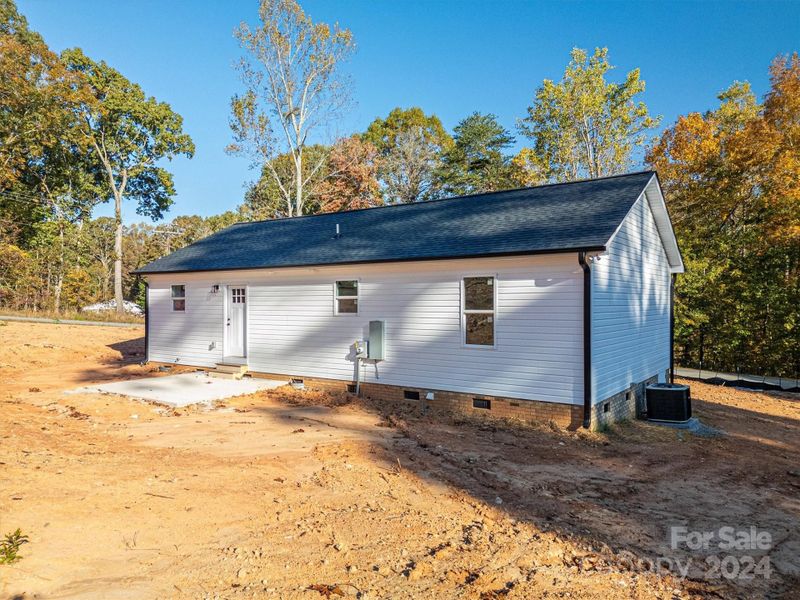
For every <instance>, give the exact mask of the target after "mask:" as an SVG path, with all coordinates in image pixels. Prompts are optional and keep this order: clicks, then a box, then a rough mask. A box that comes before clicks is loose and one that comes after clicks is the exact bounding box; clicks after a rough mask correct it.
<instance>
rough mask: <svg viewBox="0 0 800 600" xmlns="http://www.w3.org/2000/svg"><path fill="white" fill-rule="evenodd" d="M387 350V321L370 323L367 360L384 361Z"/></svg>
mask: <svg viewBox="0 0 800 600" xmlns="http://www.w3.org/2000/svg"><path fill="white" fill-rule="evenodd" d="M385 349H386V321H370V322H369V346H368V354H367V358H369V359H370V360H383V354H384V350H385Z"/></svg>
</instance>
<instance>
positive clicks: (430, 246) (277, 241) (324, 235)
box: [138, 171, 653, 273]
mask: <svg viewBox="0 0 800 600" xmlns="http://www.w3.org/2000/svg"><path fill="white" fill-rule="evenodd" d="M651 177H653V172H652V171H645V172H641V173H632V174H629V175H618V176H614V177H606V178H601V179H590V180H585V181H576V182H570V183H561V184H553V185H543V186H538V187H531V188H522V189H517V190H508V191H503V192H493V193H486V194H475V195H471V196H462V197H458V198H447V199H443V200H434V201H430V202H420V203H418V204H402V205H393V206H388V207H380V208H368V209H364V210H352V211H345V212H338V213H326V214H321V215H311V216H306V217H295V218H288V219H274V220H270V221H257V222H252V223H238V224H236V225H232V226H230V227H227V228H226V229H223V230H222V231H219V232H217V233H215V234H213V235H210V236H208V237H206V238H203V239H202V240H199V241H197V242H195V243H194V244H191V245H189V246H186V247H185V248H181V249H180V250H177V251H175V252H173V253H172V254H169V255H167V256H165V257H163V258H160V259H158V260H156V261H153V262H151V263H150V264H148V265H146V266H144V267H142V268H141V269H139V270H138V272H139V273H178V272H186V271H219V270H228V269H262V268H278V267H296V266H312V265H336V264H352V263H367V262H395V261H409V260H432V259H444V258H468V257H480V256H503V255H506V256H508V255H515V254H544V253H556V252H576V251H579V250H602V249H604V247H605V244H606V243H607V242H608V240H609V238H611V236H612V235H613V234H614V232H615V231H616V229H617V227H618V226H619V224H620V223H621V222H622V220H623V219H624V218H625V215H626V214H628V211H629V210H630V208H631V206H633V204H634V203H635V202H636V199H637V198H638V197H639V196H640V195H641V193H642V191H644V188H645V187H646V186H647V183H648V182H649V181H650V179H651ZM337 223H338V224H339V228H340V231H341V235H340V237H338V238H337V237H335V233H336V224H337Z"/></svg>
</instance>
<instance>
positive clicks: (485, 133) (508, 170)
mask: <svg viewBox="0 0 800 600" xmlns="http://www.w3.org/2000/svg"><path fill="white" fill-rule="evenodd" d="M453 140H454V141H453V144H452V145H451V146H450V148H448V149H447V150H446V151H445V152H444V153H443V155H442V165H441V167H440V168H439V172H438V178H439V181H440V182H441V183H440V185H441V188H442V190H443V191H444V192H445V193H446V194H448V195H463V194H475V193H479V192H494V191H497V190H503V189H509V188H513V187H515V186H516V185H517V181H518V180H517V178H515V175H514V171H515V168H514V165H513V164H512V163H511V158H510V157H509V156H507V155H506V154H505V151H506V150H507V149H508V147H509V146H511V145H512V144H513V143H514V137H513V136H512V135H511V133H510V132H508V131H507V130H506V129H505V128H504V127H503V126H502V125H500V123H498V122H497V117H496V116H495V115H493V114H486V115H483V114H481V113H478V112H474V113H472V114H471V115H470V116H468V117H467V118H465V119H463V120H462V121H461V122H460V123H459V124H458V125H456V127H455V129H454V130H453Z"/></svg>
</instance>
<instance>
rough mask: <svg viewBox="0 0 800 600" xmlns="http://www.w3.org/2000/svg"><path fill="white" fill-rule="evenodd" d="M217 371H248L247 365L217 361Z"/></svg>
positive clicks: (233, 372) (237, 372)
mask: <svg viewBox="0 0 800 600" xmlns="http://www.w3.org/2000/svg"><path fill="white" fill-rule="evenodd" d="M216 371H217V372H218V373H231V374H239V375H244V374H245V373H247V365H236V364H232V363H217V368H216Z"/></svg>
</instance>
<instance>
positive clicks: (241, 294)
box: [231, 288, 246, 304]
mask: <svg viewBox="0 0 800 600" xmlns="http://www.w3.org/2000/svg"><path fill="white" fill-rule="evenodd" d="M245 289H246V288H231V304H244V303H245Z"/></svg>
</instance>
